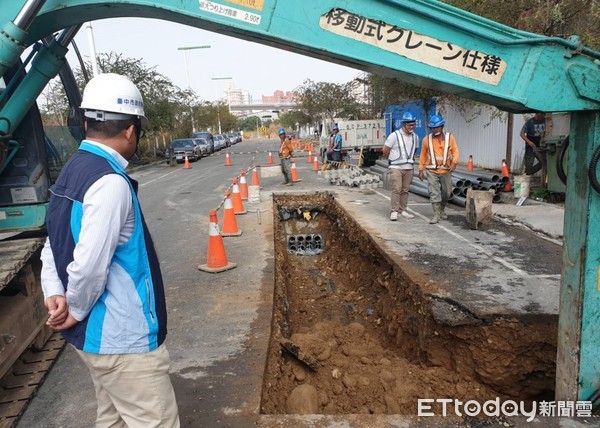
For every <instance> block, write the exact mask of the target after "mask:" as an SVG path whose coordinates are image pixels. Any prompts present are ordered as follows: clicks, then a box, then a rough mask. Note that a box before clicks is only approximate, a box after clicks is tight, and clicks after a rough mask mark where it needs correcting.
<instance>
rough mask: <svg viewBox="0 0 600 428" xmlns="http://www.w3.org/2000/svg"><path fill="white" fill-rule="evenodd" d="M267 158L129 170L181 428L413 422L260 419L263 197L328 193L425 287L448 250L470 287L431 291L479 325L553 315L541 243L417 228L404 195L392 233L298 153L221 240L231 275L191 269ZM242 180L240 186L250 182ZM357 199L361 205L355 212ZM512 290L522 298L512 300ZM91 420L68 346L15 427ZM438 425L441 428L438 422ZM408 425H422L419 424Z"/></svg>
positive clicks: (420, 204)
mask: <svg viewBox="0 0 600 428" xmlns="http://www.w3.org/2000/svg"><path fill="white" fill-rule="evenodd" d="M269 150H271V151H272V152H273V154H274V157H276V152H277V141H276V140H270V141H266V140H261V141H244V142H243V143H239V144H237V145H235V146H233V147H232V148H231V149H230V152H231V160H232V163H233V166H231V167H227V166H225V165H224V164H225V156H224V152H221V153H220V154H216V155H213V156H210V157H208V158H204V159H201V160H199V161H198V162H194V163H192V164H191V168H190V169H183V168H182V165H178V166H176V167H170V166H168V165H167V164H166V163H165V162H161V163H159V164H155V165H151V166H149V167H146V168H144V169H141V170H138V171H135V172H132V176H133V177H134V178H136V179H138V180H139V182H140V191H139V193H140V201H141V205H142V207H143V210H144V214H145V217H146V221H147V223H148V225H149V228H150V230H151V232H152V235H153V238H154V241H155V245H156V247H157V251H158V254H159V257H160V261H161V267H162V271H163V277H164V279H165V286H166V290H167V308H168V315H169V335H168V337H167V342H166V344H167V347H168V349H169V351H170V354H171V360H172V366H171V377H172V380H173V384H174V387H175V393H176V396H177V400H178V405H179V410H180V417H181V422H182V426H187V427H213V426H228V427H229V426H231V427H247V426H265V427H267V426H268V427H276V426H277V427H278V426H281V427H284V426H285V427H287V426H332V425H336V426H337V425H339V426H353V427H372V426H408V425H409V424H411V423H415V422H417V421H415V418H414V417H408V416H397V415H387V416H386V415H379V416H377V415H370V416H369V415H320V416H316V415H312V416H298V415H296V416H295V415H288V416H285V415H261V414H260V394H261V389H262V386H263V382H268V379H263V372H264V366H265V356H266V348H267V343H268V340H269V334H270V322H271V305H272V301H273V293H272V292H273V282H274V281H273V278H274V274H273V269H274V268H273V266H274V260H273V203H272V201H271V198H270V196H271V193H273V192H275V193H279V192H294V193H295V192H311V191H314V190H327V191H333V192H334V194H335V195H336V199H337V200H338V202H339V203H340V204H341V205H342V206H344V207H345V209H347V210H348V211H349V212H350V213H351V215H353V216H354V217H355V218H356V219H357V222H358V223H359V224H360V225H361V227H363V228H365V230H367V231H368V232H369V233H371V234H372V236H373V238H374V239H375V241H376V242H377V243H379V244H380V245H381V247H382V248H385V249H387V251H389V254H390V255H391V257H392V259H394V260H397V261H398V263H399V264H402V265H406V267H409V265H414V266H413V267H415V268H416V269H426V270H428V272H427V274H428V275H429V277H431V278H432V279H433V277H434V276H435V275H437V269H436V266H437V265H436V264H435V263H433V262H432V261H431V260H433V259H434V256H436V257H438V258H440V257H442V258H443V257H447V256H448V253H449V252H450V253H452V257H453V259H452V260H453V261H454V262H455V265H456V266H460V267H461V269H464V270H467V271H469V274H470V275H471V276H473V275H477V278H478V280H477V281H474V282H473V284H471V283H470V282H469V281H464V280H463V278H464V277H465V275H464V274H463V273H460V272H458V271H457V272H454V274H453V275H449V274H448V271H447V269H443V270H441V271H440V272H439V276H440V281H439V283H440V286H441V287H443V288H441V289H440V293H443V297H444V298H445V299H447V300H448V301H456V302H457V303H458V304H460V305H463V306H465V307H471V310H472V311H473V312H474V313H476V314H478V316H481V317H484V318H485V317H494V316H496V315H497V312H499V313H501V314H503V315H506V314H507V313H513V314H514V315H515V316H528V315H529V316H550V317H556V315H557V303H556V302H557V297H558V282H559V280H558V277H559V275H558V271H557V270H556V269H555V268H552V269H550V270H548V268H546V267H545V266H544V263H542V262H540V263H539V264H538V263H535V264H531V263H530V262H529V260H530V258H529V256H531V258H532V259H533V258H534V257H535V258H537V257H538V255H539V251H540V249H541V248H542V247H543V245H545V244H541V243H540V242H539V241H537V240H536V239H537V238H534V236H535V234H534V233H533V232H531V231H527V230H524V229H522V228H519V226H518V225H515V226H514V227H513V226H510V227H509V226H506V225H498V224H496V223H494V224H493V225H492V226H490V227H489V228H486V229H484V230H482V231H469V230H466V227H465V225H464V211H463V210H464V209H463V208H458V207H455V206H451V207H449V208H450V209H451V210H453V211H451V212H450V214H451V215H450V220H448V221H447V222H443V223H442V224H440V225H436V226H435V227H432V226H431V225H429V224H428V223H427V218H428V217H430V216H431V205H430V204H429V203H428V201H427V200H426V199H423V198H421V197H418V196H415V195H411V196H410V197H409V208H410V209H411V210H412V211H413V213H415V214H416V218H415V219H413V220H409V221H408V222H401V221H399V222H396V223H394V224H391V222H389V219H388V216H389V194H390V192H389V191H387V190H384V189H376V190H374V191H372V190H367V191H363V190H360V189H358V188H347V187H332V186H330V185H329V184H328V183H327V182H326V180H324V179H323V178H322V176H318V175H317V174H316V173H314V172H312V171H311V166H310V165H309V164H308V163H307V162H306V158H305V157H302V156H299V157H298V158H297V164H298V167H299V174H300V178H301V179H302V181H301V182H300V183H297V185H295V186H294V187H286V186H283V185H282V182H283V180H282V178H281V177H279V176H277V177H270V178H266V179H265V178H263V179H261V186H262V190H261V201H260V203H257V204H246V208H247V209H249V211H250V212H249V213H248V214H246V215H243V216H237V217H236V218H237V221H238V226H239V227H240V229H242V232H243V234H242V236H241V237H237V238H225V239H224V242H225V248H226V251H227V256H228V258H229V259H230V260H231V261H233V262H236V263H238V267H237V268H235V269H233V270H230V271H227V272H223V273H220V274H210V273H205V272H201V271H199V270H198V269H197V266H198V265H199V264H201V263H205V261H206V247H207V243H208V213H209V211H210V210H211V209H216V208H218V207H219V206H220V204H221V201H222V198H223V193H224V191H225V190H226V189H227V188H228V187H229V186H230V184H231V180H232V178H233V177H235V176H237V175H238V174H239V172H240V170H242V169H244V170H245V169H248V168H249V167H250V166H252V165H253V164H259V165H264V164H266V163H267V158H268V151H269ZM257 152H258V153H257ZM247 179H248V181H250V176H248V177H247ZM357 200H360V201H367V204H366V205H362V204H361V205H355V204H354V203H353V202H356V201H357ZM221 217H222V210H221V211H219V219H221ZM553 245H554V244H553ZM416 250H418V251H419V254H415V253H414V252H415V251H416ZM544 252H546V253H547V255H546V257H550V256H552V258H553V260H554V259H556V260H555V261H554V262H553V264H552V265H553V266H554V267H557V265H560V249H559V248H558V247H557V249H554V248H548V249H547V250H544ZM430 256H431V257H430ZM427 257H430V258H431V260H429V258H427ZM462 258H464V259H465V261H464V262H463V261H462ZM423 260H425V261H426V262H427V263H423ZM507 268H508V269H507ZM507 272H508V273H507ZM502 278H505V280H502ZM497 282H502V284H500V285H499V284H496V283H497ZM425 285H427V284H425ZM514 287H517V288H519V289H520V290H521V289H522V290H524V291H525V292H524V293H522V295H518V297H517V296H516V295H514V292H513V288H514ZM488 289H489V290H488ZM538 289H539V290H543V291H540V292H537V290H538ZM490 290H491V291H490ZM527 291H531V292H527ZM472 293H478V294H477V296H474V295H473V294H472ZM475 297H478V298H479V300H478V299H476V298H475ZM95 411H96V402H95V396H94V391H93V387H92V384H91V380H90V377H89V374H88V373H87V370H86V368H85V366H83V364H82V363H81V362H80V361H79V359H78V357H77V356H76V355H75V353H74V352H73V351H72V349H70V348H69V347H67V348H66V349H65V351H64V352H63V354H62V355H61V357H60V358H59V360H58V361H57V363H56V364H55V366H54V368H53V369H52V371H51V373H50V374H49V376H48V377H47V379H46V381H45V382H44V384H43V385H42V386H41V387H40V389H39V391H38V393H37V396H36V397H35V399H34V400H33V401H32V402H31V404H30V405H29V407H28V408H27V410H26V411H25V414H24V416H23V417H22V418H21V420H20V422H19V424H18V427H23V428H29V427H41V428H45V427H68V428H71V427H89V426H93V423H94V420H95ZM435 422H436V421H434V420H433V419H430V420H428V421H427V423H435ZM438 422H439V423H440V424H441V425H439V426H448V425H447V421H444V420H442V421H438ZM541 422H542V424H541V425H539V424H537V425H536V424H535V423H534V424H532V425H531V426H556V425H552V424H550V423H549V420H547V419H544V420H541ZM417 423H420V424H423V420H421V421H420V422H417ZM573 426H578V425H577V424H575V425H573Z"/></svg>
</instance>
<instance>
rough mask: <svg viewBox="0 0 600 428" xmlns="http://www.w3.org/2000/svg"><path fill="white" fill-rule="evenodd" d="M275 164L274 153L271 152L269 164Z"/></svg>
mask: <svg viewBox="0 0 600 428" xmlns="http://www.w3.org/2000/svg"><path fill="white" fill-rule="evenodd" d="M271 164H273V154H272V153H271V152H269V165H271Z"/></svg>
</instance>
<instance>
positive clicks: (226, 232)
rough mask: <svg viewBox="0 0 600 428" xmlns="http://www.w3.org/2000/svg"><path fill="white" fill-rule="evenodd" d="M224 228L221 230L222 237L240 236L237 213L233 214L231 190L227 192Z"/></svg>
mask: <svg viewBox="0 0 600 428" xmlns="http://www.w3.org/2000/svg"><path fill="white" fill-rule="evenodd" d="M223 207H224V210H223V227H222V228H221V236H240V235H241V234H242V231H241V229H240V228H239V227H238V224H237V220H236V218H235V213H234V212H233V202H232V201H231V194H230V193H229V190H226V191H225V204H224V205H223Z"/></svg>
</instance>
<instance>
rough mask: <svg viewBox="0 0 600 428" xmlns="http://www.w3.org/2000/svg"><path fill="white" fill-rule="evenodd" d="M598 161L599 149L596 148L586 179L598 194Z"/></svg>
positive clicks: (599, 184)
mask: <svg viewBox="0 0 600 428" xmlns="http://www.w3.org/2000/svg"><path fill="white" fill-rule="evenodd" d="M598 159H600V147H598V148H597V149H596V151H595V152H594V156H592V160H591V161H590V167H589V169H588V178H589V179H590V185H591V186H592V187H593V188H594V190H595V191H596V192H598V193H600V183H599V182H598V178H597V177H596V167H597V166H598Z"/></svg>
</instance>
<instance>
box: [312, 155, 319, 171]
mask: <svg viewBox="0 0 600 428" xmlns="http://www.w3.org/2000/svg"><path fill="white" fill-rule="evenodd" d="M312 170H313V171H318V170H319V159H318V158H317V156H315V158H314V160H313V169H312Z"/></svg>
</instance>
